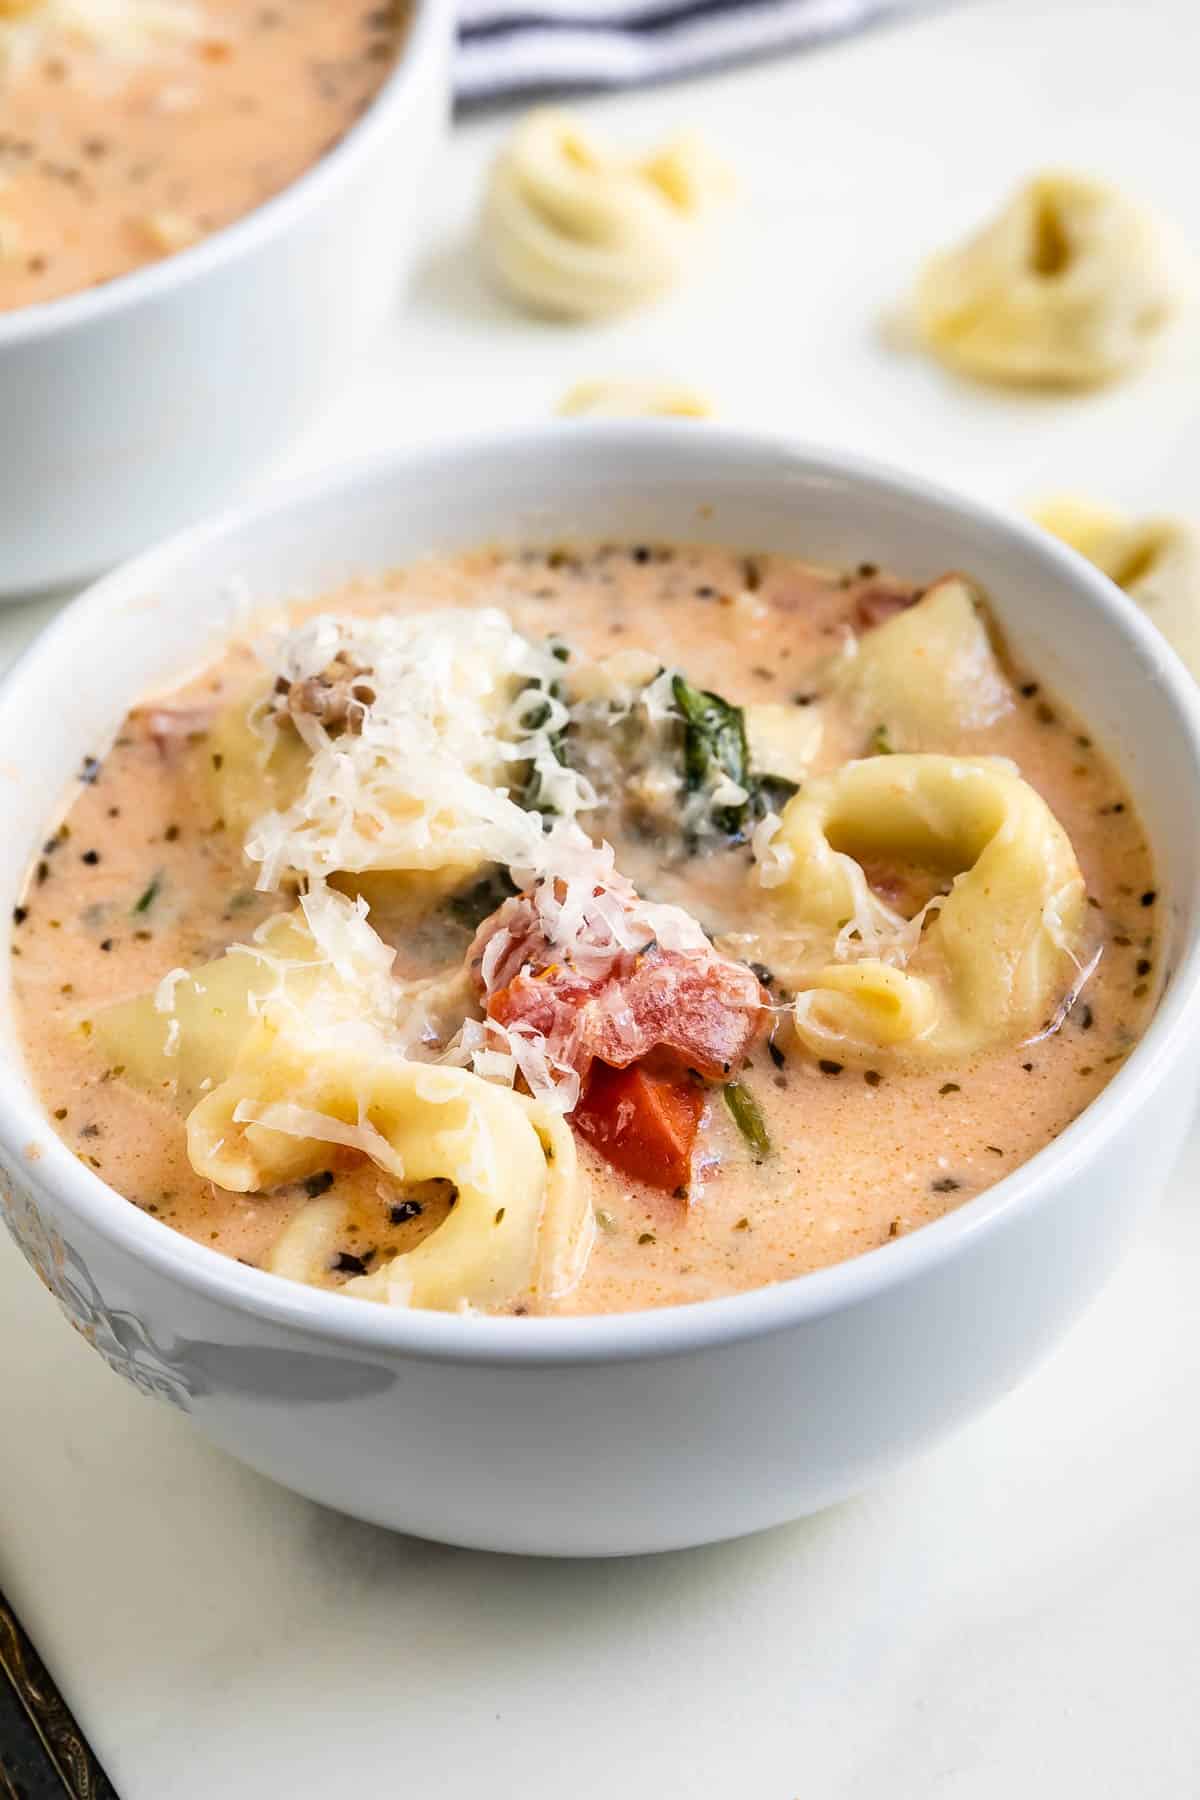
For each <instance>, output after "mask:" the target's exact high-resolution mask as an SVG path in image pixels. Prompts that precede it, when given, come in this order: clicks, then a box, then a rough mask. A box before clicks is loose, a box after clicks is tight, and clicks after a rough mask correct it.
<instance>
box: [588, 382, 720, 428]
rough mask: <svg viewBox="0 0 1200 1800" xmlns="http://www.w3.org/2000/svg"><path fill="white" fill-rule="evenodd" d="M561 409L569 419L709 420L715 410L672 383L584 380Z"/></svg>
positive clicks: (702, 396)
mask: <svg viewBox="0 0 1200 1800" xmlns="http://www.w3.org/2000/svg"><path fill="white" fill-rule="evenodd" d="M558 410H559V412H560V413H561V414H562V415H563V417H564V418H568V419H707V418H708V417H709V415H710V414H711V412H712V407H711V406H710V405H709V403H708V401H707V400H706V399H705V398H704V395H703V394H698V393H697V392H696V390H695V389H694V388H688V387H677V386H675V385H674V384H673V383H671V382H669V381H582V382H580V384H579V386H578V387H573V388H572V389H571V391H570V393H569V394H567V395H565V397H564V398H563V400H562V401H561V402H560V404H559V408H558Z"/></svg>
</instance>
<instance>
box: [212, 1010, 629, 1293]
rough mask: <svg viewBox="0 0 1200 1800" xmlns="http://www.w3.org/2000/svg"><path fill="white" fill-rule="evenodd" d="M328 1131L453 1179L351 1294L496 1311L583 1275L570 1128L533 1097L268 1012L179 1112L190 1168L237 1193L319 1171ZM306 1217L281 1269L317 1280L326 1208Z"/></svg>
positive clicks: (407, 1169) (288, 1235)
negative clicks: (302, 1030)
mask: <svg viewBox="0 0 1200 1800" xmlns="http://www.w3.org/2000/svg"><path fill="white" fill-rule="evenodd" d="M330 1143H341V1144H350V1145H352V1146H353V1147H356V1148H358V1149H362V1150H364V1151H365V1152H366V1154H367V1155H368V1156H369V1157H370V1158H371V1159H372V1160H373V1161H374V1162H376V1163H377V1164H379V1166H380V1167H381V1168H383V1169H384V1170H386V1171H387V1172H389V1173H391V1174H393V1175H395V1176H397V1177H400V1178H403V1179H405V1180H408V1181H428V1180H432V1179H434V1178H443V1179H449V1180H450V1181H452V1182H453V1183H454V1186H455V1188H456V1190H457V1201H456V1204H455V1206H454V1208H453V1210H452V1212H451V1213H450V1214H449V1216H448V1217H447V1218H446V1219H445V1221H444V1222H443V1223H442V1224H441V1225H439V1226H438V1227H437V1229H436V1230H434V1231H433V1232H431V1233H430V1235H429V1236H428V1237H427V1238H425V1239H424V1240H423V1242H421V1243H420V1244H418V1245H417V1247H416V1249H414V1250H410V1251H408V1252H406V1253H404V1254H402V1255H399V1256H396V1257H393V1258H392V1259H391V1260H390V1261H389V1262H387V1263H385V1264H383V1265H382V1266H381V1267H380V1268H379V1269H377V1270H374V1271H373V1272H372V1273H371V1274H370V1275H362V1276H356V1277H355V1278H354V1279H353V1280H351V1281H349V1282H347V1283H346V1286H345V1289H344V1290H343V1291H344V1292H346V1293H349V1294H352V1295H354V1296H356V1297H358V1298H360V1299H366V1300H376V1301H381V1302H384V1303H386V1304H389V1305H393V1306H397V1305H398V1306H414V1307H427V1308H434V1309H436V1310H441V1311H447V1310H451V1311H452V1310H454V1309H456V1308H459V1307H463V1306H471V1307H480V1308H489V1309H491V1308H495V1307H500V1306H505V1305H508V1304H510V1303H511V1302H512V1301H514V1300H515V1299H517V1298H518V1297H520V1296H521V1295H522V1294H527V1293H533V1294H535V1295H536V1296H538V1297H540V1298H546V1299H549V1298H552V1297H553V1296H555V1295H559V1294H563V1293H565V1292H567V1291H568V1290H569V1289H570V1288H571V1287H572V1286H574V1284H575V1282H576V1281H577V1280H578V1278H579V1275H580V1274H581V1273H582V1270H583V1266H584V1264H585V1262H586V1260H587V1256H588V1252H589V1250H590V1248H591V1240H592V1232H593V1222H592V1215H591V1207H590V1204H589V1202H588V1199H587V1195H586V1191H585V1190H584V1188H583V1186H582V1184H581V1183H580V1182H579V1180H578V1173H577V1166H576V1159H575V1143H574V1139H573V1138H572V1136H571V1133H570V1130H569V1129H568V1127H567V1126H566V1125H565V1123H564V1122H563V1120H562V1118H561V1117H560V1116H559V1115H558V1114H556V1113H554V1112H553V1111H551V1110H550V1109H549V1108H547V1107H545V1106H542V1105H540V1104H539V1103H538V1102H537V1101H534V1100H530V1099H527V1098H525V1097H524V1096H522V1095H520V1094H515V1093H513V1092H511V1091H510V1090H508V1089H505V1088H500V1087H495V1086H493V1085H492V1084H490V1083H489V1082H486V1081H483V1080H481V1079H480V1077H479V1076H477V1075H473V1074H471V1073H469V1072H468V1071H467V1070H465V1069H457V1068H451V1067H446V1066H444V1065H429V1064H421V1063H411V1062H406V1061H404V1060H403V1059H402V1058H400V1057H397V1056H387V1055H378V1056H372V1055H367V1054H362V1053H356V1054H355V1053H349V1054H348V1053H347V1052H346V1051H345V1050H344V1049H340V1048H338V1049H332V1048H331V1049H314V1047H313V1046H312V1045H311V1044H310V1043H309V1042H307V1041H306V1040H305V1039H303V1038H302V1037H296V1038H288V1037H285V1036H281V1035H280V1034H278V1033H277V1032H276V1031H275V1030H274V1029H273V1028H272V1027H271V1026H270V1025H268V1024H263V1025H262V1026H260V1027H259V1029H258V1030H257V1031H256V1032H255V1034H254V1036H253V1037H252V1039H251V1040H250V1042H249V1043H248V1044H247V1045H246V1048H245V1050H244V1051H243V1053H242V1055H241V1056H240V1057H239V1059H238V1063H237V1066H236V1067H235V1069H234V1072H233V1074H232V1075H231V1076H230V1077H229V1078H228V1080H226V1081H224V1082H222V1084H221V1085H220V1087H218V1088H216V1089H215V1090H214V1091H213V1092H212V1093H211V1094H208V1095H206V1096H205V1098H204V1099H203V1100H201V1101H200V1102H199V1103H198V1104H197V1105H196V1106H195V1107H194V1108H193V1109H192V1112H191V1113H190V1114H189V1116H188V1121H187V1145H188V1156H189V1159H190V1161H191V1164H192V1167H193V1168H194V1169H195V1170H196V1172H197V1173H198V1174H200V1175H203V1176H205V1177H207V1178H208V1179H209V1180H211V1181H214V1182H216V1183H217V1184H218V1186H220V1187H224V1188H228V1189H231V1190H232V1191H233V1192H235V1193H249V1192H255V1191H257V1190H259V1189H262V1188H271V1187H277V1186H279V1185H281V1184H282V1183H284V1182H291V1181H300V1180H303V1179H304V1178H305V1177H306V1176H308V1175H312V1174H315V1173H316V1172H317V1171H318V1170H319V1169H321V1168H322V1167H323V1166H324V1164H325V1162H326V1161H327V1159H328V1155H329V1145H330ZM306 1211H307V1209H306ZM305 1218H306V1214H304V1213H302V1214H301V1215H300V1219H299V1221H297V1224H296V1226H295V1227H294V1228H290V1229H289V1231H288V1232H285V1234H284V1236H283V1238H282V1239H281V1241H280V1244H279V1245H278V1246H277V1247H276V1251H275V1254H274V1258H273V1262H272V1266H273V1268H274V1269H275V1270H276V1272H278V1273H284V1274H290V1275H292V1276H293V1278H296V1277H297V1272H298V1271H299V1276H298V1278H299V1279H306V1278H311V1275H312V1273H313V1272H314V1271H313V1269H312V1262H311V1257H312V1254H313V1250H314V1246H316V1247H318V1248H319V1245H320V1242H321V1241H322V1240H321V1231H320V1230H319V1229H318V1227H320V1226H321V1225H322V1224H323V1222H325V1215H324V1214H320V1215H318V1216H317V1218H316V1219H315V1220H310V1221H309V1222H308V1223H307V1224H305ZM306 1258H307V1259H308V1261H307V1262H306V1260H305V1259H306Z"/></svg>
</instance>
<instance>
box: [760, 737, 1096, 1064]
mask: <svg viewBox="0 0 1200 1800" xmlns="http://www.w3.org/2000/svg"><path fill="white" fill-rule="evenodd" d="M772 848H773V853H774V858H775V870H776V875H775V882H774V889H773V891H774V895H775V905H776V907H777V908H778V909H779V911H780V914H781V916H782V917H783V918H785V919H786V922H787V925H788V927H789V929H790V931H791V932H792V934H793V938H794V941H795V942H796V943H797V944H798V945H799V946H800V950H799V954H798V962H797V966H796V967H794V968H793V969H791V970H789V971H788V974H789V978H791V979H794V980H795V983H796V986H797V987H798V989H799V990H800V991H799V993H798V997H797V1000H796V1004H795V1022H796V1030H797V1032H798V1034H799V1036H800V1038H801V1039H802V1041H803V1042H804V1043H805V1044H807V1045H808V1046H809V1048H810V1049H812V1050H813V1051H815V1052H816V1053H817V1054H820V1055H835V1056H837V1057H838V1058H839V1059H840V1060H843V1061H845V1060H860V1061H861V1060H864V1059H869V1058H870V1057H872V1056H873V1055H874V1054H876V1053H877V1052H878V1051H879V1050H880V1049H881V1048H885V1049H891V1050H892V1051H893V1052H895V1053H896V1054H897V1056H900V1057H907V1058H909V1059H911V1060H915V1061H936V1060H940V1059H942V1058H950V1057H961V1056H964V1055H969V1054H970V1053H972V1052H973V1051H976V1050H980V1049H983V1048H985V1047H986V1046H987V1045H989V1044H991V1043H995V1042H1003V1041H1005V1040H1006V1039H1011V1038H1016V1037H1019V1036H1021V1035H1022V1034H1023V1033H1028V1032H1031V1031H1034V1030H1036V1029H1037V1028H1038V1027H1039V1026H1041V1025H1043V1024H1044V1023H1045V1022H1046V1020H1047V1018H1048V1017H1049V1015H1050V1014H1052V1013H1053V1011H1054V1008H1055V1006H1056V1005H1057V1003H1058V1002H1059V1001H1060V1000H1061V998H1062V995H1063V993H1064V991H1065V990H1066V988H1067V987H1068V986H1069V983H1070V979H1071V976H1072V973H1073V972H1074V971H1075V970H1076V969H1077V968H1078V953H1079V950H1080V948H1081V943H1082V929H1083V916H1084V901H1085V894H1084V885H1083V878H1082V876H1081V874H1080V872H1079V866H1078V864H1077V862H1076V860H1075V853H1074V851H1073V850H1072V848H1071V844H1070V841H1069V839H1068V838H1067V835H1066V833H1065V832H1064V831H1063V829H1062V827H1061V826H1060V825H1059V824H1058V822H1057V820H1056V819H1055V818H1054V815H1053V814H1052V813H1051V811H1050V809H1049V807H1048V806H1047V805H1046V804H1045V802H1044V801H1043V800H1042V799H1041V798H1040V796H1039V795H1038V794H1036V793H1035V792H1034V790H1033V789H1032V788H1031V787H1030V786H1029V785H1028V784H1027V783H1026V782H1025V781H1023V780H1022V779H1021V778H1020V776H1019V775H1017V774H1016V773H1015V771H1014V770H1013V769H1012V768H1011V766H1010V765H1009V764H1007V763H1005V762H1003V761H1001V760H999V759H991V758H977V759H975V758H963V757H954V756H939V755H915V756H905V755H897V756H877V757H871V758H869V759H867V760H865V761H862V762H855V763H848V764H846V765H845V767H843V768H841V769H839V770H838V771H837V772H836V773H834V774H831V775H827V776H823V777H819V778H817V779H815V780H812V781H810V782H809V783H808V784H807V785H806V786H805V787H804V788H803V789H802V790H801V792H800V793H799V794H797V795H796V796H795V798H794V799H792V800H791V801H790V802H789V803H788V805H787V807H786V809H785V810H784V813H783V818H782V821H781V824H780V826H779V829H778V832H777V834H776V837H775V841H774V844H773V846H772ZM880 864H882V865H884V866H885V867H886V866H887V865H889V864H892V865H908V866H914V865H916V866H920V867H923V868H924V869H926V870H930V871H932V872H934V874H935V875H936V876H937V877H939V878H940V880H941V881H942V882H943V883H949V891H948V893H946V894H945V896H944V897H943V896H942V895H940V894H939V895H938V896H937V897H936V898H934V899H932V900H931V901H930V902H929V903H928V905H927V906H926V907H925V908H923V909H922V912H921V914H920V915H918V916H917V917H916V918H914V919H912V920H908V919H906V918H905V917H904V916H903V915H902V914H901V913H899V912H897V911H895V910H894V909H893V908H892V907H891V906H889V905H888V904H887V903H886V902H885V901H883V900H881V899H880V898H879V896H878V895H877V894H876V893H875V892H874V891H873V890H872V888H871V887H870V886H869V884H868V880H867V874H866V870H865V868H864V865H868V866H870V865H875V866H878V865H880Z"/></svg>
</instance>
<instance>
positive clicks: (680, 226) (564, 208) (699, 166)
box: [482, 109, 730, 319]
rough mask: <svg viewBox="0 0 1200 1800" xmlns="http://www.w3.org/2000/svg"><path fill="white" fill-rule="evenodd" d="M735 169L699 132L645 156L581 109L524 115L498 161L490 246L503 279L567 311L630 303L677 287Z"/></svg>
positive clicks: (593, 313) (550, 307)
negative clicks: (596, 131) (590, 126)
mask: <svg viewBox="0 0 1200 1800" xmlns="http://www.w3.org/2000/svg"><path fill="white" fill-rule="evenodd" d="M729 185H730V183H729V177H728V175H727V173H726V171H725V169H724V168H723V167H722V165H721V164H719V163H718V162H717V161H716V160H715V158H713V157H712V156H711V155H710V154H709V153H708V152H707V151H706V150H705V148H704V147H703V145H702V144H701V143H700V142H699V141H698V140H697V139H695V138H692V137H681V138H678V139H676V140H674V141H673V142H671V143H669V144H667V145H664V147H663V148H662V149H661V150H659V151H657V152H656V153H655V154H654V155H652V156H648V157H645V158H642V159H638V158H631V157H625V156H622V155H620V154H619V153H618V152H616V151H614V150H612V149H610V148H608V147H607V146H606V145H603V144H601V143H599V142H597V140H595V139H594V138H592V137H591V136H590V135H588V134H587V133H586V132H585V131H584V130H583V129H582V128H581V127H580V126H579V125H578V124H577V123H576V122H575V120H574V119H573V118H572V117H571V115H570V114H569V113H564V112H557V111H554V110H550V109H546V110H540V111H537V112H532V113H530V114H529V115H528V116H527V117H526V118H524V119H522V120H521V122H520V123H519V124H518V126H517V127H516V130H515V131H514V132H513V134H512V136H511V137H510V138H509V140H508V142H507V143H506V144H505V146H504V148H503V149H502V150H501V152H500V154H499V156H498V157H497V159H496V162H495V165H494V167H493V169H492V173H491V178H490V180H489V183H488V189H487V194H486V197H485V200H484V207H483V218H482V232H483V244H484V250H485V253H486V255H487V258H488V261H489V263H490V265H491V268H492V270H493V272H494V273H495V275H496V277H497V279H498V280H499V281H500V283H501V284H502V286H503V287H504V288H506V289H507V291H508V292H509V293H510V294H511V295H512V296H513V297H514V298H515V299H517V300H519V301H520V302H521V303H522V304H523V305H525V306H527V307H529V308H531V309H532V310H533V311H534V312H539V313H548V314H550V315H552V316H555V317H558V318H565V319H591V318H601V317H604V316H606V315H608V314H612V313H620V312H625V311H628V310H629V309H630V308H632V307H635V306H641V305H643V304H644V303H645V302H646V301H648V300H653V299H655V298H656V297H657V296H658V295H659V294H661V293H663V292H665V291H666V290H667V289H668V288H670V287H673V286H674V285H675V283H676V282H677V281H678V280H679V279H680V277H681V276H682V275H683V273H684V271H685V270H686V268H687V267H688V265H689V264H690V263H691V261H692V260H693V258H694V256H695V254H696V252H697V249H698V248H699V246H700V244H701V242H702V241H703V236H704V228H705V227H706V225H707V224H708V222H709V217H710V215H711V213H712V212H713V210H714V208H715V206H716V205H717V203H718V202H719V201H720V200H721V199H722V198H724V196H725V194H726V193H727V192H728V189H729Z"/></svg>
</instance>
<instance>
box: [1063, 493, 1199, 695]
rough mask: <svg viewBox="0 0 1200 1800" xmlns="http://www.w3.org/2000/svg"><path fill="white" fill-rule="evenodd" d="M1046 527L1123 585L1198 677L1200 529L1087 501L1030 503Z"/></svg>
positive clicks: (1174, 520)
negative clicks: (1120, 511) (1122, 511)
mask: <svg viewBox="0 0 1200 1800" xmlns="http://www.w3.org/2000/svg"><path fill="white" fill-rule="evenodd" d="M1032 516H1033V518H1034V519H1035V520H1036V522H1037V523H1038V524H1039V525H1041V526H1042V527H1043V529H1044V530H1046V531H1049V532H1052V533H1053V534H1054V536H1055V537H1057V538H1061V539H1062V541H1063V542H1064V543H1065V544H1070V546H1071V548H1072V549H1073V550H1078V551H1079V553H1080V555H1081V556H1086V557H1087V559H1088V561H1089V562H1093V563H1095V565H1096V567H1097V568H1098V569H1099V570H1100V571H1101V572H1102V573H1103V574H1105V575H1107V576H1108V578H1109V580H1110V581H1115V582H1116V584H1117V586H1118V587H1119V588H1124V590H1125V592H1126V593H1127V594H1128V595H1129V596H1130V598H1131V599H1133V600H1136V601H1137V603H1138V605H1139V606H1140V607H1142V608H1143V610H1144V611H1145V613H1146V614H1147V616H1148V617H1149V618H1150V619H1151V620H1152V621H1153V623H1154V624H1155V625H1157V626H1158V629H1159V630H1160V631H1161V632H1162V634H1163V636H1164V637H1165V638H1166V640H1167V642H1168V643H1169V644H1170V645H1171V646H1172V647H1173V648H1174V649H1175V650H1176V651H1177V652H1178V653H1179V655H1180V656H1181V657H1182V658H1183V660H1184V662H1185V663H1186V664H1187V666H1188V668H1189V669H1190V670H1191V672H1192V674H1193V675H1194V676H1195V677H1196V679H1197V680H1198V681H1200V534H1198V533H1197V532H1196V530H1195V528H1194V527H1192V526H1190V525H1188V524H1185V523H1184V521H1183V520H1181V519H1170V518H1147V519H1132V518H1129V517H1128V516H1127V515H1126V514H1124V513H1119V512H1113V511H1110V510H1108V509H1107V508H1104V507H1099V506H1092V505H1090V504H1089V503H1088V502H1087V501H1083V500H1070V499H1058V500H1048V501H1045V502H1043V503H1042V504H1041V505H1040V506H1036V507H1034V508H1033V512H1032Z"/></svg>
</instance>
